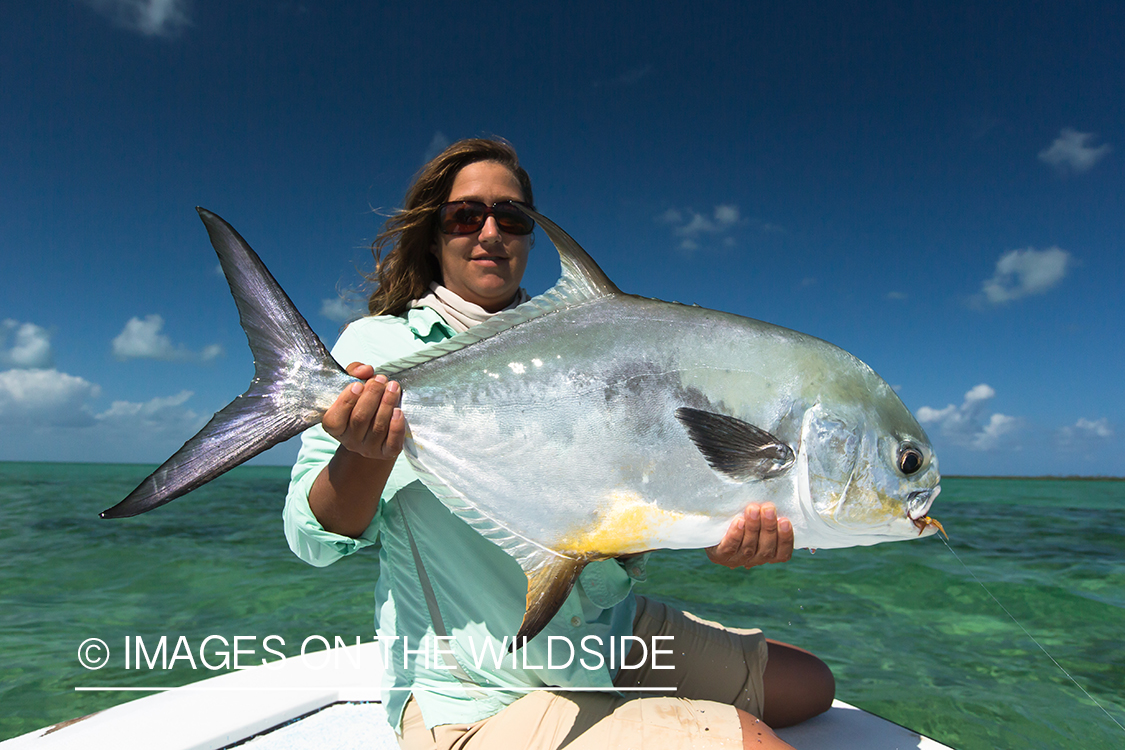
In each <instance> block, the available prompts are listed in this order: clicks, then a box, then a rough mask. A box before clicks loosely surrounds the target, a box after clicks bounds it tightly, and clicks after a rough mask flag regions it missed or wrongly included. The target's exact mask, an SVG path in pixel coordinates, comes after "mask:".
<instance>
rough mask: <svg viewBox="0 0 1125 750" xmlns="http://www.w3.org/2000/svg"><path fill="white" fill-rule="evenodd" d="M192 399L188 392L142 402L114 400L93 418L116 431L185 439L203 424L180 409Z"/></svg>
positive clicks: (192, 414) (188, 411) (192, 415)
mask: <svg viewBox="0 0 1125 750" xmlns="http://www.w3.org/2000/svg"><path fill="white" fill-rule="evenodd" d="M191 396H192V392H191V391H180V392H179V393H177V394H176V395H175V396H158V397H157V398H153V399H149V400H148V401H145V402H143V403H135V402H132V401H114V402H113V403H112V404H111V405H110V407H109V408H108V409H106V410H105V411H103V412H102V413H101V414H98V415H96V416H95V419H97V421H98V423H99V425H104V426H105V427H108V428H110V429H113V430H117V431H126V432H130V433H134V434H143V435H149V436H152V435H153V434H154V433H155V434H165V433H171V434H174V435H177V436H180V437H181V438H182V439H187V437H189V436H190V435H192V434H194V433H195V432H198V431H199V428H200V427H202V426H203V424H204V423H203V422H201V420H200V417H199V415H198V414H196V413H195V412H194V411H192V410H191V409H184V408H181V407H182V406H183V403H184V402H185V401H187V400H188V399H189V398H191Z"/></svg>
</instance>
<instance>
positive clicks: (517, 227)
mask: <svg viewBox="0 0 1125 750" xmlns="http://www.w3.org/2000/svg"><path fill="white" fill-rule="evenodd" d="M493 215H494V216H495V217H496V223H497V224H498V225H499V226H500V229H501V230H503V231H505V232H507V233H508V234H531V230H533V229H535V222H534V221H532V220H531V217H530V216H528V215H527V214H525V213H524V212H523V211H521V210H520V209H519V207H517V206H515V205H514V204H511V203H497V204H496V205H495V206H494V207H493Z"/></svg>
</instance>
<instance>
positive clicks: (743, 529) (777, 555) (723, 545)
mask: <svg viewBox="0 0 1125 750" xmlns="http://www.w3.org/2000/svg"><path fill="white" fill-rule="evenodd" d="M792 556H793V524H792V523H790V522H789V519H788V518H778V517H777V508H775V507H774V506H773V503H763V504H762V505H747V506H746V510H745V511H743V513H742V516H741V517H739V518H736V519H735V520H734V521H732V522H731V525H730V527H729V528H728V529H727V533H726V535H725V536H724V537H723V540H722V541H721V542H719V543H718V544H717V545H715V546H714V547H708V548H707V557H709V558H711V562H714V563H718V564H719V565H725V566H726V567H728V568H753V567H754V566H755V565H764V564H766V563H779V562H786V561H788V560H789V558H791V557H792Z"/></svg>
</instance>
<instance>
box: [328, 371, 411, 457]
mask: <svg viewBox="0 0 1125 750" xmlns="http://www.w3.org/2000/svg"><path fill="white" fill-rule="evenodd" d="M347 370H348V374H349V375H351V376H352V377H353V378H359V379H360V380H362V381H364V382H362V383H352V384H351V385H350V386H348V388H347V389H345V390H344V392H343V393H341V394H340V395H339V396H338V397H337V398H336V401H335V402H334V403H333V404H332V406H330V407H328V411H326V412H324V419H323V420H322V424H323V425H324V431H325V432H327V433H328V434H329V435H331V436H332V437H334V438H336V439H337V440H339V441H340V445H342V446H343V447H344V448H345V449H346V450H348V451H350V452H352V453H355V454H358V455H360V456H363V457H364V458H369V459H375V460H382V461H386V460H393V459H394V458H396V457H398V454H399V453H400V452H401V451H402V445H403V442H404V441H405V439H406V419H405V418H404V417H403V416H402V410H401V409H400V408H399V406H398V405H399V400H400V399H401V397H402V389H401V388H400V387H399V384H398V383H396V382H394V381H390V382H388V381H387V378H386V376H384V375H376V374H375V370H374V368H372V367H371V365H365V364H362V363H360V362H352V363H351V364H350V365H348V368H347Z"/></svg>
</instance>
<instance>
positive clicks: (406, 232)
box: [366, 138, 535, 315]
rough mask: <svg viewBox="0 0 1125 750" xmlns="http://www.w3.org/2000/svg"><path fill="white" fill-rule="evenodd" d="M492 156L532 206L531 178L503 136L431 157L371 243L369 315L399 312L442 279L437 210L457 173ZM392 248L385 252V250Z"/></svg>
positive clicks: (457, 146)
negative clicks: (437, 252) (436, 247)
mask: <svg viewBox="0 0 1125 750" xmlns="http://www.w3.org/2000/svg"><path fill="white" fill-rule="evenodd" d="M480 161H493V162H496V163H498V164H500V165H502V166H504V167H506V168H507V169H508V171H510V172H511V173H512V175H513V176H515V178H516V181H517V182H518V183H519V185H520V190H521V191H523V199H524V202H525V203H527V205H529V206H531V207H532V208H534V207H535V199H534V197H533V196H532V194H531V178H530V177H528V175H527V172H526V171H525V170H524V169H523V167H521V166H520V161H519V157H518V156H516V150H515V149H514V148H512V146H511V144H510V143H508V142H507V141H505V140H502V139H499V138H496V139H493V138H466V139H464V140H460V141H457V142H456V143H454V144H453V145H452V146H450V147H449V148H447V149H445V150H444V151H442V152H441V153H440V154H438V155H437V156H435V157H434V158H433V159H431V160H430V161H429V162H427V163H426V165H425V166H423V167H422V169H420V170H419V171H418V174H416V175H415V176H414V181H413V182H412V183H411V184H410V188H409V189H408V190H407V191H406V198H405V199H404V201H403V207H402V210H401V211H398V212H396V213H395V214H394V215H393V216H391V217H390V218H389V219H387V221H386V223H385V224H384V225H383V231H382V232H381V233H380V234H379V236H378V237H376V238H375V242H373V243H372V245H371V252H372V254H373V255H374V256H375V271H374V272H373V273H371V274H369V275H368V276H367V277H366V278H367V282H368V283H369V284H371V285H372V286H373V287H374V289H373V290H372V292H371V295H370V296H369V297H368V299H367V309H368V311H369V312H370V314H372V315H401V314H402V313H404V312H406V309H407V307H408V306H409V304H410V301H411V300H413V299H418V298H419V297H421V296H423V295H424V294H426V293H427V292H428V291H429V290H430V282H431V281H437V280H440V279H441V266H440V265H439V264H438V260H437V258H436V257H435V256H434V254H433V252H431V249H432V248H433V245H434V238H435V233H436V232H437V227H436V224H435V217H436V216H437V209H438V206H440V205H441V204H442V203H444V202H445V200H446V198H448V197H449V193H450V191H451V190H452V189H453V180H454V179H455V178H456V177H457V173H458V172H460V171H461V170H462V169H464V168H465V167H467V166H468V165H470V164H475V163H476V162H480ZM388 245H389V246H390V248H391V249H390V251H389V252H387V253H386V256H385V257H384V256H383V251H384V250H385V249H386V248H387V246H388Z"/></svg>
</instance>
